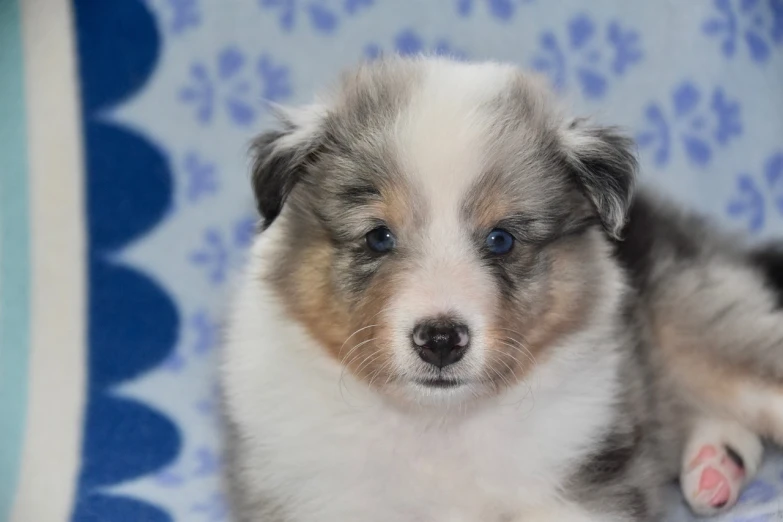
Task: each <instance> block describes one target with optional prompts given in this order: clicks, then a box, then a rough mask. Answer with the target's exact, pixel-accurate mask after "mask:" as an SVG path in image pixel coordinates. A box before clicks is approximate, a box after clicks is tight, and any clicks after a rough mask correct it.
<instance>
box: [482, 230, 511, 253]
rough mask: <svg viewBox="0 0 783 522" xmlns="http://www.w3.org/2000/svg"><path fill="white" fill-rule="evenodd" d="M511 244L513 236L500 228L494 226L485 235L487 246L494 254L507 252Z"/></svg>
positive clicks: (509, 250)
mask: <svg viewBox="0 0 783 522" xmlns="http://www.w3.org/2000/svg"><path fill="white" fill-rule="evenodd" d="M513 246H514V236H512V235H511V234H509V233H508V232H506V231H505V230H503V229H502V228H496V229H495V230H493V231H492V232H490V233H489V235H488V236H487V248H488V249H489V251H490V252H492V253H493V254H495V255H496V256H502V255H503V254H508V253H509V252H511V248H512V247H513Z"/></svg>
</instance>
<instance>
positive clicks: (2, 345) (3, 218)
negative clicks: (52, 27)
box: [0, 0, 30, 520]
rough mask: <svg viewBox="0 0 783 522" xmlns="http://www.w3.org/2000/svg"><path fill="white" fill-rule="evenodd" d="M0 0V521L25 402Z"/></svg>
mask: <svg viewBox="0 0 783 522" xmlns="http://www.w3.org/2000/svg"><path fill="white" fill-rule="evenodd" d="M19 7H20V5H19V1H18V0H0V78H2V81H0V520H8V519H9V518H10V511H11V506H12V505H13V500H14V498H13V497H14V494H15V492H16V486H17V479H18V474H19V466H20V463H21V454H22V443H23V440H24V426H25V409H26V408H25V406H26V402H27V353H28V344H29V331H30V328H29V318H30V298H29V289H30V285H29V276H30V273H29V272H30V270H29V265H30V253H29V250H30V242H29V228H28V222H29V219H28V187H27V147H26V143H25V138H26V132H25V127H26V122H25V105H24V75H23V51H22V33H21V13H20V10H19Z"/></svg>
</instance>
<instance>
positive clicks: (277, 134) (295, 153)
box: [251, 115, 319, 228]
mask: <svg viewBox="0 0 783 522" xmlns="http://www.w3.org/2000/svg"><path fill="white" fill-rule="evenodd" d="M287 116H288V115H283V116H282V119H283V123H284V125H285V127H286V129H285V130H284V131H268V132H265V133H264V134H261V135H260V136H259V137H257V138H256V139H255V141H254V142H253V144H252V146H251V152H252V156H253V166H252V184H253V192H254V193H255V196H256V206H257V208H258V212H259V213H260V214H261V216H262V218H263V226H264V228H267V227H268V226H269V225H271V224H272V222H273V221H274V220H275V218H277V216H278V215H280V211H281V210H282V208H283V204H284V203H285V200H286V198H288V195H289V194H290V193H291V191H292V190H293V189H294V187H295V186H296V184H297V183H298V182H299V181H300V180H301V179H302V177H303V176H304V175H305V173H306V171H307V165H308V163H309V162H310V161H311V160H312V157H313V155H314V154H315V152H316V150H317V148H318V146H319V142H318V139H317V133H316V129H315V128H314V127H313V126H308V127H309V128H303V127H302V126H300V125H297V124H296V123H295V122H294V121H292V119H290V118H289V117H287Z"/></svg>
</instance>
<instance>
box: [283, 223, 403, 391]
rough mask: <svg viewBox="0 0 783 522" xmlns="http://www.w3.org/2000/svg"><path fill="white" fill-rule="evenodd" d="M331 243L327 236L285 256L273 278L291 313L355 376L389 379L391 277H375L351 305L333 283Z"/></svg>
mask: <svg viewBox="0 0 783 522" xmlns="http://www.w3.org/2000/svg"><path fill="white" fill-rule="evenodd" d="M332 258H333V250H332V246H331V244H330V243H329V242H328V241H327V240H326V239H325V238H322V239H321V240H319V241H316V242H313V243H311V244H310V245H308V246H307V247H305V248H304V249H302V250H301V251H298V252H297V253H296V259H295V260H292V259H284V260H283V261H282V262H281V264H280V265H279V266H278V267H277V271H276V273H275V274H273V275H272V276H273V277H272V278H271V280H272V282H273V283H274V285H275V288H276V289H277V291H278V295H279V296H280V299H281V300H282V302H283V303H285V306H286V309H287V311H288V313H289V314H290V315H291V316H292V317H294V318H295V319H296V320H297V321H298V322H299V323H300V324H301V325H302V326H303V327H304V328H305V329H306V330H307V332H308V333H309V334H310V336H311V337H312V338H313V339H315V340H316V341H317V342H318V344H319V345H320V346H321V347H323V348H324V350H325V351H326V352H327V353H328V354H329V355H330V356H331V357H333V358H334V359H335V360H337V361H338V362H339V363H341V364H342V365H344V366H345V367H346V368H348V369H349V370H350V371H351V372H352V373H353V374H354V375H355V376H356V377H358V378H359V379H362V380H364V381H366V382H369V383H371V384H378V385H383V384H385V383H386V382H387V381H389V379H390V374H389V371H390V370H391V368H390V364H389V363H390V358H391V353H390V351H389V350H388V349H386V348H385V346H387V345H388V343H389V335H390V333H389V331H388V328H387V327H386V326H385V325H384V324H383V322H382V320H381V319H382V318H381V317H379V316H380V315H381V312H382V310H383V309H384V307H385V306H386V304H387V302H388V300H389V298H390V295H391V284H390V280H389V279H388V278H387V279H386V280H384V279H383V278H376V280H375V282H374V283H373V284H371V286H370V288H368V291H367V292H366V294H365V296H364V298H363V299H362V301H361V303H359V305H358V306H356V307H355V309H352V308H351V307H350V306H349V305H348V304H347V303H345V302H343V301H341V300H340V298H339V297H338V295H337V293H336V292H335V291H334V289H333V288H334V287H333V283H332V279H331V278H332V276H331V270H332Z"/></svg>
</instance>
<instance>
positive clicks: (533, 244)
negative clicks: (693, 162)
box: [254, 60, 635, 399]
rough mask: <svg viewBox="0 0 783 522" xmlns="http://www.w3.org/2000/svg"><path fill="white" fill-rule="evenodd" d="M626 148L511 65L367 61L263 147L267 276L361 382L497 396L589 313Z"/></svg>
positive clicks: (629, 163) (291, 310)
mask: <svg viewBox="0 0 783 522" xmlns="http://www.w3.org/2000/svg"><path fill="white" fill-rule="evenodd" d="M628 145H629V144H628V143H627V141H626V140H625V139H623V138H622V137H619V136H617V135H615V134H613V133H612V132H611V131H609V130H607V129H598V128H591V127H585V126H582V125H580V124H578V123H570V124H567V123H564V122H563V121H562V120H561V119H560V117H559V116H558V115H557V114H556V113H555V111H554V110H553V108H552V106H551V103H550V102H549V100H548V97H547V95H546V93H545V91H544V90H543V89H542V88H541V87H539V86H537V85H536V84H535V83H533V82H532V81H531V80H530V79H528V78H526V77H524V76H523V75H522V74H521V73H520V72H518V71H516V70H515V69H513V68H510V67H504V66H499V65H493V64H485V65H467V64H456V63H452V62H448V61H442V60H417V61H406V60H394V61H388V62H381V63H378V64H375V65H371V66H367V67H366V68H363V69H360V70H359V71H357V72H355V73H354V74H352V75H350V76H348V77H346V78H345V79H344V81H343V83H342V85H341V87H340V89H339V90H338V91H337V93H336V94H335V95H334V97H333V98H331V99H330V100H329V101H328V102H327V103H325V104H324V105H318V106H312V107H309V108H305V109H302V110H300V111H296V112H293V113H292V114H291V115H290V116H289V118H288V119H287V120H286V129H285V131H283V132H277V133H269V134H266V135H264V136H262V137H261V138H260V139H259V141H258V144H257V160H256V167H255V171H254V184H255V189H256V194H257V197H258V201H259V207H260V211H261V212H262V214H263V215H264V216H265V219H266V223H267V224H268V225H269V224H271V223H272V222H273V221H275V220H276V222H275V223H274V226H277V227H282V228H283V229H284V230H283V231H282V234H280V236H279V237H282V238H283V240H282V241H281V242H280V243H279V244H278V245H276V247H275V254H274V255H275V260H274V261H275V262H274V264H273V269H272V271H271V273H269V274H267V277H269V278H270V280H271V281H272V284H273V285H274V286H275V287H276V289H277V290H278V292H279V296H280V298H281V300H282V302H283V303H284V304H285V307H286V311H287V313H288V314H289V315H291V316H292V317H293V318H295V319H296V320H297V321H299V322H300V323H301V324H302V325H303V326H304V327H305V328H306V329H307V331H308V332H309V334H310V335H311V336H312V337H313V338H314V339H315V340H316V341H317V342H318V344H319V345H320V347H321V349H323V350H324V351H325V352H326V353H327V354H328V355H329V356H330V357H333V358H334V359H336V360H337V361H339V362H340V363H341V364H342V365H344V367H345V368H346V370H347V371H350V372H351V373H352V374H353V375H354V376H356V377H358V378H359V379H361V380H364V381H366V382H367V383H369V384H370V385H371V386H372V387H374V388H376V389H379V390H383V391H385V392H387V393H393V394H403V395H406V396H413V397H415V398H419V399H420V398H422V397H427V396H441V395H442V396H450V397H470V396H479V395H486V394H491V393H498V392H500V391H501V390H503V389H504V388H507V387H512V386H515V385H516V384H517V383H518V382H519V381H520V380H523V379H524V378H525V377H526V375H527V374H528V373H529V372H530V371H531V370H532V369H533V367H534V366H535V365H536V364H542V363H545V361H546V358H547V355H548V352H549V351H550V350H554V349H556V347H557V346H558V343H559V342H560V341H561V340H562V339H564V338H565V337H567V336H569V335H572V334H574V333H575V332H578V331H579V329H580V328H582V327H583V326H584V325H585V322H586V319H587V317H588V314H589V313H590V311H591V310H592V309H594V308H595V307H599V306H601V300H602V299H603V296H604V292H603V290H602V287H603V286H605V284H606V280H607V273H608V267H609V268H610V267H612V266H613V265H612V264H611V261H610V260H609V256H608V242H607V240H606V237H607V236H613V235H616V234H617V233H618V231H619V229H620V228H621V227H622V222H623V218H624V212H625V210H626V207H627V204H628V199H629V197H630V194H629V193H630V187H631V184H632V180H633V175H634V169H635V162H634V158H633V155H632V154H631V153H630V152H629V151H628ZM284 202H285V204H283V203H284ZM278 215H279V216H278Z"/></svg>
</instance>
